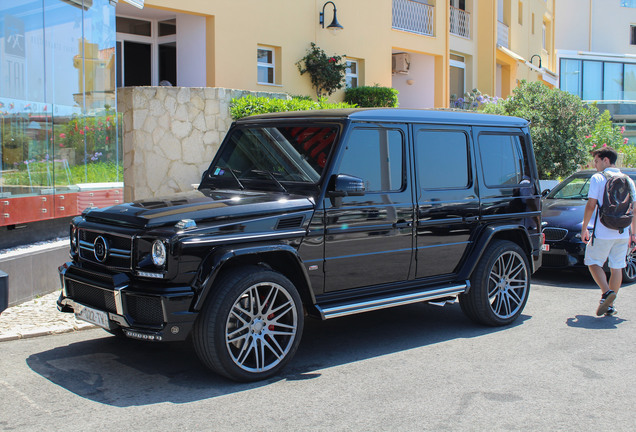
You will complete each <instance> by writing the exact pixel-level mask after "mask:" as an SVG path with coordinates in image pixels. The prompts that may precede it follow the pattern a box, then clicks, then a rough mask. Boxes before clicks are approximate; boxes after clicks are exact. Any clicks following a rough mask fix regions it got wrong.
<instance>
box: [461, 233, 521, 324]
mask: <svg viewBox="0 0 636 432" xmlns="http://www.w3.org/2000/svg"><path fill="white" fill-rule="evenodd" d="M529 268H530V265H529V264H528V258H527V256H526V254H525V252H524V251H523V249H521V248H520V247H519V246H518V245H517V244H516V243H513V242H511V241H507V240H495V241H493V242H492V243H491V244H490V245H489V246H488V248H487V249H486V251H485V252H484V255H483V256H482V257H481V259H480V260H479V263H478V267H477V269H476V270H475V271H474V272H473V275H472V277H471V278H470V282H471V286H470V290H469V291H468V293H467V294H461V295H460V297H459V300H460V306H461V308H462V311H463V312H464V313H465V314H466V316H468V318H470V319H471V320H473V321H475V322H477V323H479V324H485V325H489V326H504V325H508V324H510V323H512V322H514V321H515V320H516V319H517V318H518V317H519V315H521V312H522V311H523V308H524V307H525V305H526V302H527V301H528V294H529V293H530V271H529Z"/></svg>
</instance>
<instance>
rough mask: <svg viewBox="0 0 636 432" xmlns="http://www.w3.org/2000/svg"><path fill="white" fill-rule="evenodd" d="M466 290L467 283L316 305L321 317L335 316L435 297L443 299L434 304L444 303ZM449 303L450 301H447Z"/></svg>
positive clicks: (433, 298) (429, 299)
mask: <svg viewBox="0 0 636 432" xmlns="http://www.w3.org/2000/svg"><path fill="white" fill-rule="evenodd" d="M467 290H468V283H465V284H460V285H451V286H444V287H442V288H437V289H427V290H417V291H409V292H406V293H399V294H395V293H394V294H393V295H391V296H389V297H378V296H375V297H372V298H366V299H355V300H354V301H349V302H339V303H330V304H324V305H316V309H317V310H318V312H320V317H321V318H322V319H324V320H325V319H330V318H337V317H341V316H345V315H353V314H357V313H362V312H369V311H373V310H377V309H384V308H389V307H393V306H402V305H406V304H410V303H417V302H425V301H431V300H436V299H439V300H441V299H444V300H442V301H439V302H432V303H434V304H438V305H439V304H445V303H446V301H447V300H448V297H455V296H457V295H459V294H462V293H465V292H466V291H467ZM449 303H450V301H449Z"/></svg>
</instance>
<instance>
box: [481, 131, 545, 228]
mask: <svg viewBox="0 0 636 432" xmlns="http://www.w3.org/2000/svg"><path fill="white" fill-rule="evenodd" d="M474 136H475V139H476V141H477V145H476V149H477V150H478V156H479V162H480V164H479V165H480V170H479V175H480V184H481V186H480V195H481V214H482V218H483V221H484V222H485V223H489V224H492V223H498V222H499V221H501V223H507V224H515V223H516V224H519V225H521V226H525V227H526V229H527V230H528V233H530V234H531V235H537V234H538V233H539V228H540V215H541V202H540V195H539V190H538V187H537V184H536V183H537V182H536V181H535V179H534V175H533V174H532V173H533V171H532V167H531V155H530V154H529V152H531V151H532V150H531V149H530V145H529V142H528V136H527V135H525V134H524V133H523V131H521V130H519V129H516V128H495V127H491V128H489V127H479V128H475V129H474Z"/></svg>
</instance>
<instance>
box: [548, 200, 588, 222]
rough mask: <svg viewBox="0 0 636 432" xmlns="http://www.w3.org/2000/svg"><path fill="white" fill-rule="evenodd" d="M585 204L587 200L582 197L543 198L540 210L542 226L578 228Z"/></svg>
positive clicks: (581, 220)
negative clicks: (574, 198)
mask: <svg viewBox="0 0 636 432" xmlns="http://www.w3.org/2000/svg"><path fill="white" fill-rule="evenodd" d="M586 204H587V200H582V199H576V200H573V199H544V200H543V203H542V210H541V220H542V222H543V226H544V227H549V226H551V227H558V228H566V229H569V230H572V229H576V230H580V229H581V222H583V213H584V211H585V205H586ZM592 223H593V221H591V224H592Z"/></svg>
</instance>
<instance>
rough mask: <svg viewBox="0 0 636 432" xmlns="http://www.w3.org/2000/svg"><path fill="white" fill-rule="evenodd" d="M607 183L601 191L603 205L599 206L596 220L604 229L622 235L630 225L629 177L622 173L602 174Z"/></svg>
mask: <svg viewBox="0 0 636 432" xmlns="http://www.w3.org/2000/svg"><path fill="white" fill-rule="evenodd" d="M602 174H603V175H604V176H605V178H606V179H607V182H605V190H604V191H603V205H601V206H599V209H598V212H597V214H596V215H597V218H600V219H601V223H602V224H603V225H605V226H606V227H608V228H610V229H613V230H618V232H619V233H622V232H623V230H624V229H625V228H627V227H628V226H629V225H630V224H631V223H632V206H631V204H632V200H633V197H632V196H631V188H630V187H629V177H627V176H626V175H625V174H623V173H618V174H613V175H612V174H609V173H606V172H605V171H603V173H602Z"/></svg>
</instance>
